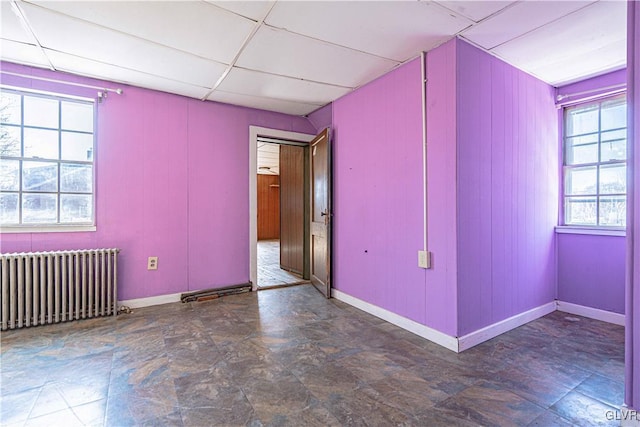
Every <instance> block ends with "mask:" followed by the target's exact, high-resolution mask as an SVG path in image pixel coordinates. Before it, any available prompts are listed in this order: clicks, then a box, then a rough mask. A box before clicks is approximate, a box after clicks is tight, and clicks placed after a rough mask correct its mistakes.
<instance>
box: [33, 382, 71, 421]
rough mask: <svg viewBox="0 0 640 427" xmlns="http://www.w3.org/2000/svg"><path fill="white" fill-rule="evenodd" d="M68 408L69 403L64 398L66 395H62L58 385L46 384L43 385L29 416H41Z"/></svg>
mask: <svg viewBox="0 0 640 427" xmlns="http://www.w3.org/2000/svg"><path fill="white" fill-rule="evenodd" d="M68 408H69V404H68V403H67V402H66V400H64V397H62V393H60V389H59V388H58V387H57V385H56V384H46V385H45V386H44V387H42V390H40V394H39V395H38V398H37V399H36V401H35V403H34V405H33V409H32V410H31V413H30V414H29V418H36V417H40V416H42V415H47V414H51V413H53V412H59V411H62V410H63V409H68Z"/></svg>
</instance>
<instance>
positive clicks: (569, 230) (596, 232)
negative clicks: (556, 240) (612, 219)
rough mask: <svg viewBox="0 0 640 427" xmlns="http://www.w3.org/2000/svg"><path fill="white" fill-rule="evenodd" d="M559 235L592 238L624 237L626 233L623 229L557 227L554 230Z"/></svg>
mask: <svg viewBox="0 0 640 427" xmlns="http://www.w3.org/2000/svg"><path fill="white" fill-rule="evenodd" d="M555 230H556V233H559V234H590V235H592V236H619V237H625V236H626V235H627V231H626V230H625V229H624V228H603V227H580V226H572V225H558V226H556V228H555Z"/></svg>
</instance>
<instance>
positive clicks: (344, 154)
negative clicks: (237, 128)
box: [333, 60, 426, 323]
mask: <svg viewBox="0 0 640 427" xmlns="http://www.w3.org/2000/svg"><path fill="white" fill-rule="evenodd" d="M419 84H420V61H419V60H414V61H411V62H409V63H408V64H405V65H403V66H401V67H400V68H398V69H396V70H394V71H392V72H391V73H389V74H387V75H385V76H383V77H381V78H379V79H377V80H375V81H374V82H371V83H369V84H367V85H366V86H364V87H362V88H360V89H358V90H356V91H355V92H353V93H351V94H348V95H346V96H344V97H343V98H340V99H338V100H337V101H335V102H334V103H333V127H334V147H333V149H334V167H333V172H334V176H333V182H334V214H335V216H334V230H333V235H334V245H333V251H334V252H333V262H334V267H333V285H334V286H335V287H336V288H337V289H339V290H340V291H342V292H345V293H347V294H349V295H351V296H354V297H356V298H359V299H362V300H364V301H367V302H369V303H371V304H374V305H376V306H378V307H382V308H384V309H387V310H390V311H392V312H394V313H397V314H399V315H402V316H404V317H408V318H409V319H412V320H414V321H417V322H420V323H424V322H425V312H426V308H425V270H423V269H421V268H419V267H418V265H417V264H418V263H417V251H418V250H419V249H421V247H422V230H423V216H422V205H423V197H422V194H423V190H422V188H423V184H422V120H421V114H422V113H421V108H422V107H421V94H420V90H419V87H420V86H419Z"/></svg>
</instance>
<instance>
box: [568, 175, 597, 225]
mask: <svg viewBox="0 0 640 427" xmlns="http://www.w3.org/2000/svg"><path fill="white" fill-rule="evenodd" d="M597 173H598V169H597V167H596V166H589V167H585V168H574V169H568V170H567V171H566V175H565V180H564V193H565V194H567V195H578V194H596V183H597ZM594 217H595V212H594Z"/></svg>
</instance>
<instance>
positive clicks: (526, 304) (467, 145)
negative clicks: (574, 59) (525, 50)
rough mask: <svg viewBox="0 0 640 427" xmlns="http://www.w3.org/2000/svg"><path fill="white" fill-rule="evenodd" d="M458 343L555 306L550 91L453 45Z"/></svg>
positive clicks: (462, 46) (554, 151)
mask: <svg viewBox="0 0 640 427" xmlns="http://www.w3.org/2000/svg"><path fill="white" fill-rule="evenodd" d="M457 70H458V76H457V77H458V85H457V121H458V126H457V129H458V134H457V136H458V175H457V179H458V200H457V201H458V255H457V256H458V334H459V335H465V334H468V333H470V332H472V331H475V330H477V329H480V328H482V327H484V326H487V325H490V324H492V323H495V322H498V321H500V320H503V319H506V318H508V317H511V316H514V315H516V314H519V313H522V312H524V311H527V310H529V309H532V308H535V307H538V306H541V305H543V304H545V303H549V302H551V301H553V300H554V298H555V294H556V284H555V276H556V265H555V241H554V237H555V236H554V226H555V225H556V221H557V215H558V184H559V179H558V173H557V171H558V152H557V140H558V135H557V126H556V109H555V106H554V99H553V97H554V90H553V88H552V87H550V86H548V85H547V84H545V83H543V82H541V81H539V80H537V79H535V78H534V77H532V76H530V75H528V74H526V73H524V72H522V71H519V70H517V69H516V68H514V67H512V66H510V65H508V64H506V63H504V62H502V61H500V60H498V59H497V58H494V57H492V56H490V55H488V54H487V53H484V52H482V51H480V50H479V49H477V48H475V47H473V46H471V45H469V44H468V43H466V42H464V41H462V40H458V44H457Z"/></svg>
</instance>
